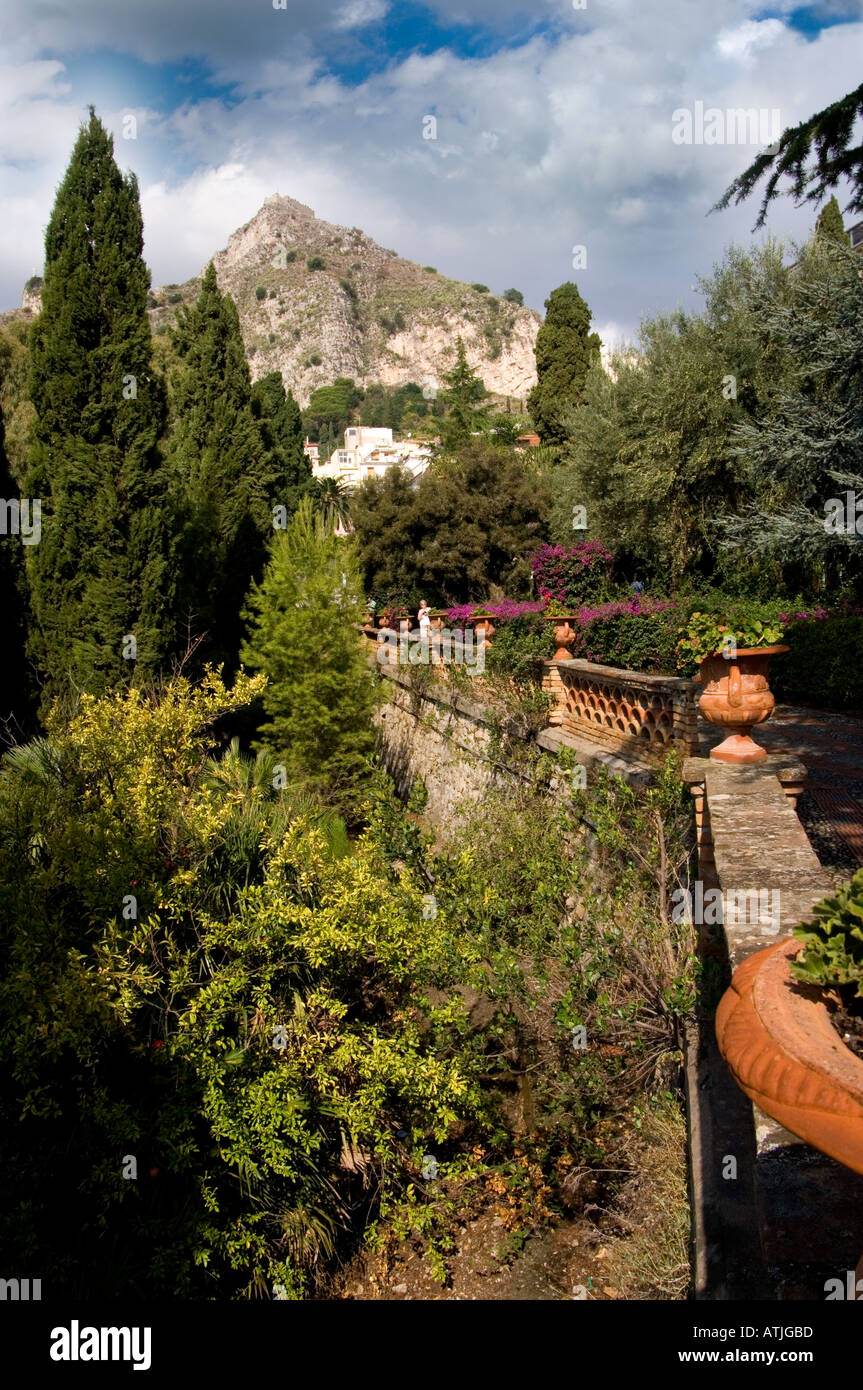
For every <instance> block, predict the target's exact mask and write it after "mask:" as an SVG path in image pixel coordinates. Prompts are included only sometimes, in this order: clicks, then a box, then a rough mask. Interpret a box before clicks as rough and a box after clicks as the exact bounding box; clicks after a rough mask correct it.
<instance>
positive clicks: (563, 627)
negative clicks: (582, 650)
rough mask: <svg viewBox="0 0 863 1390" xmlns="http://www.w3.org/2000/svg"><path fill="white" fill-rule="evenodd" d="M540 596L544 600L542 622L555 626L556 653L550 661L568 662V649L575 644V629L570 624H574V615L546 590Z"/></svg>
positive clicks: (569, 607) (569, 653)
mask: <svg viewBox="0 0 863 1390" xmlns="http://www.w3.org/2000/svg"><path fill="white" fill-rule="evenodd" d="M540 596H541V598H543V599H544V600H545V612H544V613H543V615H542V616H543V619H544V621H545V622H548V623H554V625H555V627H554V640H555V642H556V643H557V651H556V652H555V654H554V657H553V658H552V659H553V660H554V661H568V660H569V659H570V657H571V656H572V652H571V651H570V647H572V645H573V643H574V642H575V628H574V627H572V626H571V624H572V623H574V622H575V620H576V615H575V614H574V613H573V612H571V611H570V610H571V606H567V605H566V604H564V603H561V601H560V600H559V599H556V598H553V597H552V595H551V594H550V593H549V591H548V590H547V589H544V590H543V591H542V594H541V595H540Z"/></svg>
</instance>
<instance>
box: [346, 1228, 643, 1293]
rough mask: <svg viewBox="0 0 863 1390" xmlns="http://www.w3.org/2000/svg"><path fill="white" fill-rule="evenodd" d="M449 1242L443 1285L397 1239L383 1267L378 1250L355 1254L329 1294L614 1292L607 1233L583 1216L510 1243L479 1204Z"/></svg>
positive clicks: (422, 1260)
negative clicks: (452, 1246)
mask: <svg viewBox="0 0 863 1390" xmlns="http://www.w3.org/2000/svg"><path fill="white" fill-rule="evenodd" d="M455 1235H456V1241H457V1247H456V1250H455V1251H454V1252H453V1253H452V1255H451V1256H450V1257H449V1259H448V1261H447V1263H448V1268H449V1270H450V1272H451V1277H450V1279H449V1280H448V1281H447V1285H446V1286H442V1285H441V1284H439V1283H436V1282H435V1281H434V1279H433V1278H432V1276H431V1268H430V1264H429V1261H428V1259H427V1258H425V1257H424V1256H423V1255H422V1254H421V1253H420V1252H419V1251H418V1250H415V1249H413V1247H412V1243H411V1242H410V1241H404V1242H403V1243H402V1253H401V1254H400V1255H399V1256H397V1258H396V1262H395V1264H394V1265H392V1266H391V1268H389V1269H387V1268H386V1266H385V1262H384V1260H383V1258H382V1257H381V1256H377V1255H368V1254H362V1255H359V1256H357V1257H356V1259H354V1260H353V1261H352V1262H351V1264H350V1265H348V1266H347V1268H346V1269H345V1270H344V1271H343V1272H342V1274H341V1275H340V1276H339V1277H338V1278H337V1280H336V1281H335V1284H334V1287H333V1289H332V1291H331V1293H330V1294H329V1297H330V1298H342V1299H357V1300H360V1301H363V1300H373V1301H384V1302H398V1301H399V1300H402V1301H409V1300H411V1299H419V1300H436V1301H437V1300H445V1299H455V1300H462V1301H468V1300H476V1301H481V1300H506V1299H514V1300H529V1301H531V1302H534V1301H536V1302H553V1301H557V1300H559V1299H573V1298H578V1299H587V1300H599V1301H603V1302H607V1301H609V1300H611V1299H616V1298H618V1297H622V1295H621V1294H620V1293H619V1291H618V1290H617V1289H615V1288H614V1287H613V1285H612V1284H611V1283H610V1282H609V1277H608V1275H607V1273H606V1270H605V1268H604V1266H605V1265H606V1262H607V1260H608V1256H609V1249H610V1245H611V1241H612V1240H613V1237H611V1238H610V1237H608V1236H607V1235H604V1234H603V1232H602V1231H601V1230H600V1228H599V1227H598V1226H597V1225H595V1224H594V1222H592V1221H591V1220H589V1219H588V1218H586V1217H579V1218H578V1219H576V1220H564V1221H561V1222H560V1223H559V1224H558V1225H556V1226H555V1227H554V1228H551V1229H546V1230H544V1231H541V1232H539V1233H538V1234H536V1235H534V1236H531V1237H529V1238H528V1239H527V1240H526V1241H525V1243H524V1246H523V1248H522V1249H521V1251H520V1253H518V1252H515V1251H513V1249H512V1244H511V1241H510V1239H509V1237H508V1235H507V1230H506V1227H505V1225H504V1222H503V1220H502V1218H501V1217H499V1216H496V1215H494V1213H492V1212H484V1213H483V1214H482V1215H480V1216H478V1217H477V1218H476V1219H475V1220H473V1221H470V1222H469V1223H468V1224H467V1225H466V1226H461V1227H458V1228H457V1229H456V1232H455Z"/></svg>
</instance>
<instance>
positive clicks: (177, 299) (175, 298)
mask: <svg viewBox="0 0 863 1390" xmlns="http://www.w3.org/2000/svg"><path fill="white" fill-rule="evenodd" d="M182 299H183V296H182V295H181V294H180V293H179V292H178V291H175V292H174V294H169V295H168V303H169V304H180V303H181V302H182Z"/></svg>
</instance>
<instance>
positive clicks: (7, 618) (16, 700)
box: [0, 414, 41, 742]
mask: <svg viewBox="0 0 863 1390" xmlns="http://www.w3.org/2000/svg"><path fill="white" fill-rule="evenodd" d="M16 504H17V510H16ZM20 505H21V499H20V498H19V496H18V488H17V486H16V484H15V480H14V478H13V477H12V471H11V469H10V467H9V461H8V459H7V457H6V449H5V445H4V426H3V417H2V414H0V508H2V509H3V511H2V526H0V612H2V614H3V661H2V662H0V742H7V741H8V742H12V741H15V742H19V741H20V740H21V735H22V733H30V732H32V730H31V728H30V724H31V709H30V698H29V696H30V691H29V683H28V680H27V664H26V658H25V647H26V636H27V621H26V613H27V587H26V578H25V573H24V557H23V552H22V548H23V546H24V545H25V544H26V545H28V546H29V545H31V544H38V539H39V533H40V528H41V518H37V517H36V516H35V515H34V513H33V511H32V508H31V509H30V511H29V512H26V511H25V520H26V526H22V524H21V513H20Z"/></svg>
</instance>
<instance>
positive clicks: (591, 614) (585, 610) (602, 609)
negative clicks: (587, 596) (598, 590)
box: [573, 594, 676, 628]
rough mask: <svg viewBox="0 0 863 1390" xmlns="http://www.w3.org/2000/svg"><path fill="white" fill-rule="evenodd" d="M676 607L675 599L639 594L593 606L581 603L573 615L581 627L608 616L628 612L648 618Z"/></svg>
mask: <svg viewBox="0 0 863 1390" xmlns="http://www.w3.org/2000/svg"><path fill="white" fill-rule="evenodd" d="M675 607H676V604H675V602H674V600H673V599H665V598H648V596H647V595H646V594H639V595H638V596H637V597H636V598H626V599H612V600H611V601H610V602H608V603H599V604H597V605H596V606H595V607H592V608H591V607H588V605H587V604H581V606H580V607H579V608H578V609H577V610H576V612H575V613H574V615H573V616H574V618H575V621H576V623H577V624H578V626H579V627H580V628H586V627H589V626H590V624H591V623H594V622H605V621H606V620H607V619H608V618H622V617H624V616H625V615H627V614H633V615H635V616H636V617H639V618H646V617H650V616H651V615H652V614H654V613H666V612H667V611H668V610H669V609H670V608H675Z"/></svg>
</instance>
